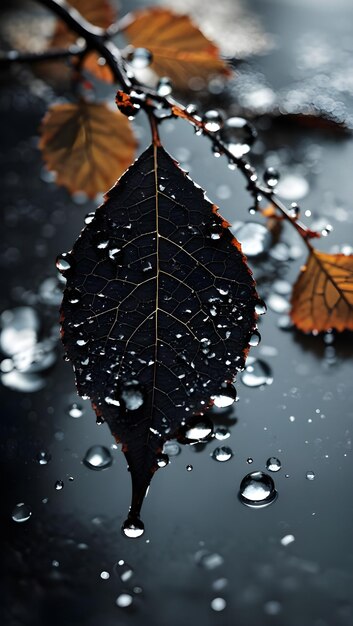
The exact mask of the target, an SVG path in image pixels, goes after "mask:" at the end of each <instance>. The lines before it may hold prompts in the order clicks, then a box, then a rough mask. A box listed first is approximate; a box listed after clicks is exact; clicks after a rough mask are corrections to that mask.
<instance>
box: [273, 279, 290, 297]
mask: <svg viewBox="0 0 353 626" xmlns="http://www.w3.org/2000/svg"><path fill="white" fill-rule="evenodd" d="M272 287H273V290H274V291H275V292H276V293H279V294H280V295H281V296H289V294H290V293H291V291H292V286H291V284H290V283H289V282H288V281H286V280H275V281H274V283H273V284H272Z"/></svg>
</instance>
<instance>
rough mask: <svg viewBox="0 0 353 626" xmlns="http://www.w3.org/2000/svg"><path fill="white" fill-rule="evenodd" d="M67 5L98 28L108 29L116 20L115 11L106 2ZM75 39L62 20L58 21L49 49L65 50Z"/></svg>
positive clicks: (82, 0)
mask: <svg viewBox="0 0 353 626" xmlns="http://www.w3.org/2000/svg"><path fill="white" fill-rule="evenodd" d="M69 4H70V6H71V7H72V8H73V9H76V10H77V11H78V12H79V13H80V14H81V15H82V17H84V18H85V19H86V20H87V21H88V22H90V23H91V24H94V26H99V27H100V28H108V26H110V25H111V24H112V23H113V22H114V21H115V19H116V14H115V10H114V9H113V7H112V6H111V5H110V3H109V2H108V0H70V2H69ZM76 39H77V35H76V33H74V32H73V31H72V30H70V29H69V28H68V27H67V26H66V24H65V23H64V22H63V21H62V20H58V21H57V23H56V26H55V30H54V34H53V37H52V39H51V42H50V47H51V48H65V47H66V46H67V45H69V44H71V43H73V42H75V41H76Z"/></svg>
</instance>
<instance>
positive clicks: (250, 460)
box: [246, 456, 254, 465]
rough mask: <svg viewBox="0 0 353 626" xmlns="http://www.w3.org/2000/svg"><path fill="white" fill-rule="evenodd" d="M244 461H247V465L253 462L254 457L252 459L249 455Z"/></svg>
mask: <svg viewBox="0 0 353 626" xmlns="http://www.w3.org/2000/svg"><path fill="white" fill-rule="evenodd" d="M246 462H247V463H248V465H251V463H253V462H254V459H252V458H251V456H249V457H248V458H247V459H246Z"/></svg>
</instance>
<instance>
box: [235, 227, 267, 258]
mask: <svg viewBox="0 0 353 626" xmlns="http://www.w3.org/2000/svg"><path fill="white" fill-rule="evenodd" d="M232 230H233V232H234V234H235V236H236V238H237V239H238V241H240V243H241V248H242V251H243V253H244V254H245V255H246V256H247V257H256V256H259V255H261V254H264V253H265V252H267V251H268V250H269V248H270V246H271V242H272V235H271V233H270V231H269V230H268V228H266V227H265V226H264V225H263V224H258V223H257V222H246V224H242V223H240V224H239V222H238V223H235V224H234V225H233V228H232Z"/></svg>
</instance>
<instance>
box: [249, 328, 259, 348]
mask: <svg viewBox="0 0 353 626" xmlns="http://www.w3.org/2000/svg"><path fill="white" fill-rule="evenodd" d="M260 341H261V335H260V333H259V331H258V330H255V331H254V332H253V334H252V335H251V337H250V339H249V345H250V346H252V347H253V348H255V347H256V346H258V345H259V343H260Z"/></svg>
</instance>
